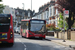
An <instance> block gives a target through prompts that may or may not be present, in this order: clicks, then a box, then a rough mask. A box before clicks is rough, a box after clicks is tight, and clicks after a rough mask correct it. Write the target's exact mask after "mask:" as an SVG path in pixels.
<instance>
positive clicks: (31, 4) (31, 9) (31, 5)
mask: <svg viewBox="0 0 75 50" xmlns="http://www.w3.org/2000/svg"><path fill="white" fill-rule="evenodd" d="M31 10H32V0H31Z"/></svg>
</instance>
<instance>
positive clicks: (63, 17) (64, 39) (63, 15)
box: [63, 10, 66, 42]
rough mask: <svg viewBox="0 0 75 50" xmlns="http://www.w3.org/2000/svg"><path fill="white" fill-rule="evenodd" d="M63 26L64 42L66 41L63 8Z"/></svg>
mask: <svg viewBox="0 0 75 50" xmlns="http://www.w3.org/2000/svg"><path fill="white" fill-rule="evenodd" d="M63 28H64V33H63V42H66V41H65V16H64V10H63Z"/></svg>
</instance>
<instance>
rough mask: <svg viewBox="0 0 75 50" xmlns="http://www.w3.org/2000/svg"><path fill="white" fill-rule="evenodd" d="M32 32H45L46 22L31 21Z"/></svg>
mask: <svg viewBox="0 0 75 50" xmlns="http://www.w3.org/2000/svg"><path fill="white" fill-rule="evenodd" d="M30 31H34V32H35V31H37V32H45V21H31V22H30Z"/></svg>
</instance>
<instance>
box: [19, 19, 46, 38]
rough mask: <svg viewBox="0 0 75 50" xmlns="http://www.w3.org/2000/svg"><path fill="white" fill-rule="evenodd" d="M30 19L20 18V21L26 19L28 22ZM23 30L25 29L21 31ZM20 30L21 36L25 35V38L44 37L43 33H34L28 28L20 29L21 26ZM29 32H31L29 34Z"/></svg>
mask: <svg viewBox="0 0 75 50" xmlns="http://www.w3.org/2000/svg"><path fill="white" fill-rule="evenodd" d="M30 20H33V19H30ZM30 20H29V19H28V20H21V21H28V22H29V23H30ZM40 21H41V20H40ZM43 21H45V20H43ZM45 22H46V21H45ZM23 31H25V32H23ZM20 32H21V33H22V34H21V33H20V35H21V36H23V37H25V36H26V37H27V38H33V37H34V38H45V34H44V35H43V34H36V33H34V32H32V31H30V30H25V29H22V28H21V31H20ZM29 32H30V33H31V34H29Z"/></svg>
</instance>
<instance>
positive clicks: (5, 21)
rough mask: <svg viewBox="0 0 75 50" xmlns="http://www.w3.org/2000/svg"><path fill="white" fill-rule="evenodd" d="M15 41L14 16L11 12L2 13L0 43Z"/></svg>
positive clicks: (0, 18)
mask: <svg viewBox="0 0 75 50" xmlns="http://www.w3.org/2000/svg"><path fill="white" fill-rule="evenodd" d="M6 43H9V44H10V45H13V43H14V32H13V17H12V16H11V14H0V44H6Z"/></svg>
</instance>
